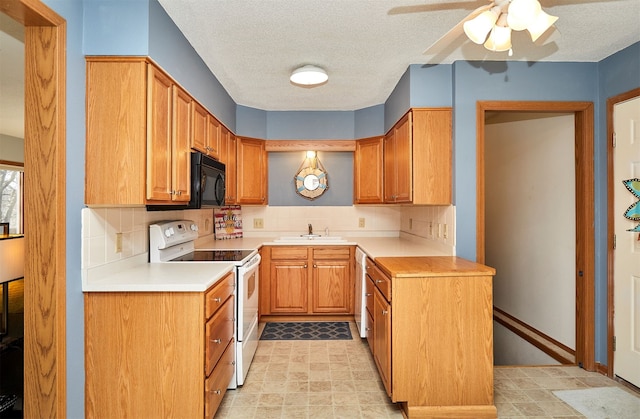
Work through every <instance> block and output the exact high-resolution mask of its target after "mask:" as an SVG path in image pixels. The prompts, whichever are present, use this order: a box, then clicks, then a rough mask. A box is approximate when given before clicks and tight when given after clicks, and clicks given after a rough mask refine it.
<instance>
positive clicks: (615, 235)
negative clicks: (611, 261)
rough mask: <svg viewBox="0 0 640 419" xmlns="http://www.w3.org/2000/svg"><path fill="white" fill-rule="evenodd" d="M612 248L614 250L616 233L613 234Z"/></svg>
mask: <svg viewBox="0 0 640 419" xmlns="http://www.w3.org/2000/svg"><path fill="white" fill-rule="evenodd" d="M613 250H616V235H615V234H614V235H613Z"/></svg>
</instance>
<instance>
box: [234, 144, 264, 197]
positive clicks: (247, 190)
mask: <svg viewBox="0 0 640 419" xmlns="http://www.w3.org/2000/svg"><path fill="white" fill-rule="evenodd" d="M236 156H237V161H236V163H237V166H236V168H237V178H236V181H237V193H238V195H237V199H236V203H237V204H257V205H266V204H267V181H268V179H267V151H266V150H265V141H264V140H258V139H255V138H243V137H237V148H236Z"/></svg>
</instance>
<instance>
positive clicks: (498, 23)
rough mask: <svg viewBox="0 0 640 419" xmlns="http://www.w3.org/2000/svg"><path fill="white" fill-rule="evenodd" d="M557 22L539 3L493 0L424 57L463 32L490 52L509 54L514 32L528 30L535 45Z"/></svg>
mask: <svg viewBox="0 0 640 419" xmlns="http://www.w3.org/2000/svg"><path fill="white" fill-rule="evenodd" d="M557 20H558V18H557V17H556V16H551V15H549V14H547V13H546V12H545V11H544V10H542V6H541V5H540V2H539V1H538V0H492V1H490V2H489V4H485V5H484V6H480V7H478V8H477V9H475V10H474V11H472V12H471V13H469V15H467V16H466V17H465V18H464V19H462V20H461V21H460V22H459V23H458V24H457V25H456V26H454V27H453V28H452V29H451V30H450V31H449V32H447V33H445V34H444V35H443V36H442V37H440V39H438V40H437V41H436V42H434V43H433V44H432V45H431V46H430V47H429V48H427V49H426V50H425V51H424V54H434V53H435V52H437V51H438V50H439V47H440V46H442V45H448V44H450V43H451V42H453V41H454V40H455V39H456V38H458V37H459V36H460V35H462V34H463V33H464V34H466V35H467V37H468V38H469V39H470V40H471V41H472V42H475V43H476V44H480V45H482V44H484V47H485V48H486V49H488V50H489V51H496V52H498V51H509V56H511V55H512V53H513V51H512V49H511V32H512V31H524V30H527V31H528V32H529V34H530V35H531V40H532V42H535V41H536V40H537V39H538V38H539V37H540V36H541V35H542V34H544V33H545V32H546V31H547V30H548V29H549V28H550V27H551V26H553V24H554V23H555V22H556V21H557Z"/></svg>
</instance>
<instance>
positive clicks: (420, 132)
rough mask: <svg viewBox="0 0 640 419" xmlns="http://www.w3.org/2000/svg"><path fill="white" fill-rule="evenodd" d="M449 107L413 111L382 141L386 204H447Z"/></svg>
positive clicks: (449, 198) (448, 195) (449, 152)
mask: <svg viewBox="0 0 640 419" xmlns="http://www.w3.org/2000/svg"><path fill="white" fill-rule="evenodd" d="M451 123H452V121H451V108H428V109H426V108H425V109H412V110H410V111H409V112H408V113H407V114H406V115H404V116H403V117H402V118H401V119H400V120H399V121H398V123H397V124H396V125H395V126H394V127H393V128H392V129H391V130H390V131H389V133H387V135H386V136H385V139H384V165H383V166H384V200H385V202H387V203H413V204H416V205H450V204H451V200H452V192H451V188H452V174H451V170H452V164H451V159H452V156H451V143H452V137H451V132H452V129H451Z"/></svg>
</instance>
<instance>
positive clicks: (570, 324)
mask: <svg viewBox="0 0 640 419" xmlns="http://www.w3.org/2000/svg"><path fill="white" fill-rule="evenodd" d="M547 116H548V115H547ZM485 139H486V148H485V162H486V172H485V174H486V184H485V187H486V264H487V265H489V266H493V267H494V268H496V270H497V273H496V277H495V280H494V304H495V306H496V307H498V308H500V309H502V310H503V311H505V312H507V313H509V314H511V315H512V316H514V317H516V318H518V319H520V320H522V321H524V322H525V323H527V324H529V325H531V326H533V327H534V328H536V329H538V330H540V331H542V332H543V333H545V334H547V335H548V336H550V337H552V338H554V339H555V340H557V341H559V342H561V343H563V344H564V345H566V346H568V347H570V348H574V349H575V277H574V272H575V169H574V168H575V162H574V154H575V153H574V118H573V115H561V116H552V117H545V118H538V119H525V120H520V121H510V122H501V123H495V124H488V125H487V126H486V131H485ZM499 350H500V348H496V351H499Z"/></svg>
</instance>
